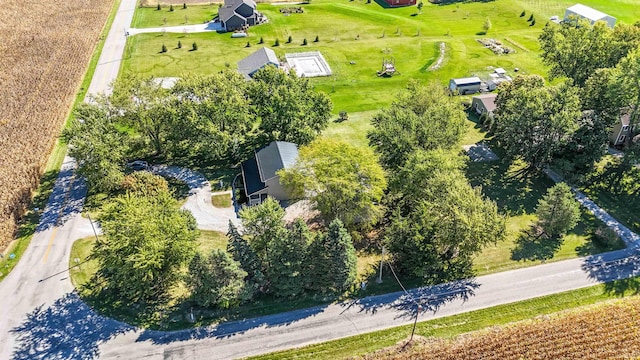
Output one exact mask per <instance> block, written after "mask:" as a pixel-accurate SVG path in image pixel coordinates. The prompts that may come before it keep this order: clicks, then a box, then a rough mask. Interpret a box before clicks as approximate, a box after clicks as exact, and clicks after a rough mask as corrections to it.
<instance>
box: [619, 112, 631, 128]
mask: <svg viewBox="0 0 640 360" xmlns="http://www.w3.org/2000/svg"><path fill="white" fill-rule="evenodd" d="M620 122H621V123H622V125H629V124H631V115H630V114H629V112H627V113H625V114H623V115H622V116H620Z"/></svg>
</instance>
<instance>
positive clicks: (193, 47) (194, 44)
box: [191, 42, 198, 51]
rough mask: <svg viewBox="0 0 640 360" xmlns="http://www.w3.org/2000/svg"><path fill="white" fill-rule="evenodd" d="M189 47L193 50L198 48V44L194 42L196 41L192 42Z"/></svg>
mask: <svg viewBox="0 0 640 360" xmlns="http://www.w3.org/2000/svg"><path fill="white" fill-rule="evenodd" d="M191 49H192V50H193V51H196V50H198V44H196V43H195V42H194V43H193V45H191Z"/></svg>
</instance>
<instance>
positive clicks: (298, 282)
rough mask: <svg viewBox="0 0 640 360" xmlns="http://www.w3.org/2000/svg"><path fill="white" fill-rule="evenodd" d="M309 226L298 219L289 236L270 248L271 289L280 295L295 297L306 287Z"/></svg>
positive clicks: (309, 240)
mask: <svg viewBox="0 0 640 360" xmlns="http://www.w3.org/2000/svg"><path fill="white" fill-rule="evenodd" d="M311 238H312V235H311V232H310V231H309V227H308V226H307V224H305V223H304V221H302V220H301V219H297V220H296V221H295V222H294V223H293V226H292V228H291V230H290V231H289V236H286V237H284V238H281V239H279V240H276V241H274V242H273V244H272V246H271V248H270V249H269V262H270V264H271V267H269V272H268V273H267V277H268V279H269V283H270V287H271V290H272V291H273V293H274V295H276V296H278V297H294V296H296V295H298V294H300V293H301V292H302V291H303V290H304V288H303V285H304V271H303V270H304V269H303V266H304V260H305V254H306V252H307V248H308V246H309V243H310V242H311Z"/></svg>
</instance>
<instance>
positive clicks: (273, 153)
mask: <svg viewBox="0 0 640 360" xmlns="http://www.w3.org/2000/svg"><path fill="white" fill-rule="evenodd" d="M297 159H298V146H297V145H296V144H294V143H290V142H285V141H274V142H272V143H271V144H269V145H267V146H266V147H264V148H262V149H260V150H259V151H258V152H257V153H256V161H257V163H258V170H259V172H260V180H262V181H263V182H265V181H267V180H269V179H271V178H272V177H274V176H276V172H277V171H278V170H280V169H288V168H290V167H292V166H293V165H294V164H295V163H296V160H297Z"/></svg>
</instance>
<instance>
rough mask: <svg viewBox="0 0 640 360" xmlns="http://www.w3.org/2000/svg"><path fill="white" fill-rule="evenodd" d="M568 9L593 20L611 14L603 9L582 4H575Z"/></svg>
mask: <svg viewBox="0 0 640 360" xmlns="http://www.w3.org/2000/svg"><path fill="white" fill-rule="evenodd" d="M567 11H571V12H573V13H575V14H578V15H580V16H582V17H584V18H587V19H589V20H592V21H598V20H601V19H603V18H605V17H607V16H609V15H607V14H605V13H603V12H602V11H598V10H596V9H593V8H590V7H588V6H585V5H582V4H575V5H573V6H572V7H570V8H568V9H567Z"/></svg>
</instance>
